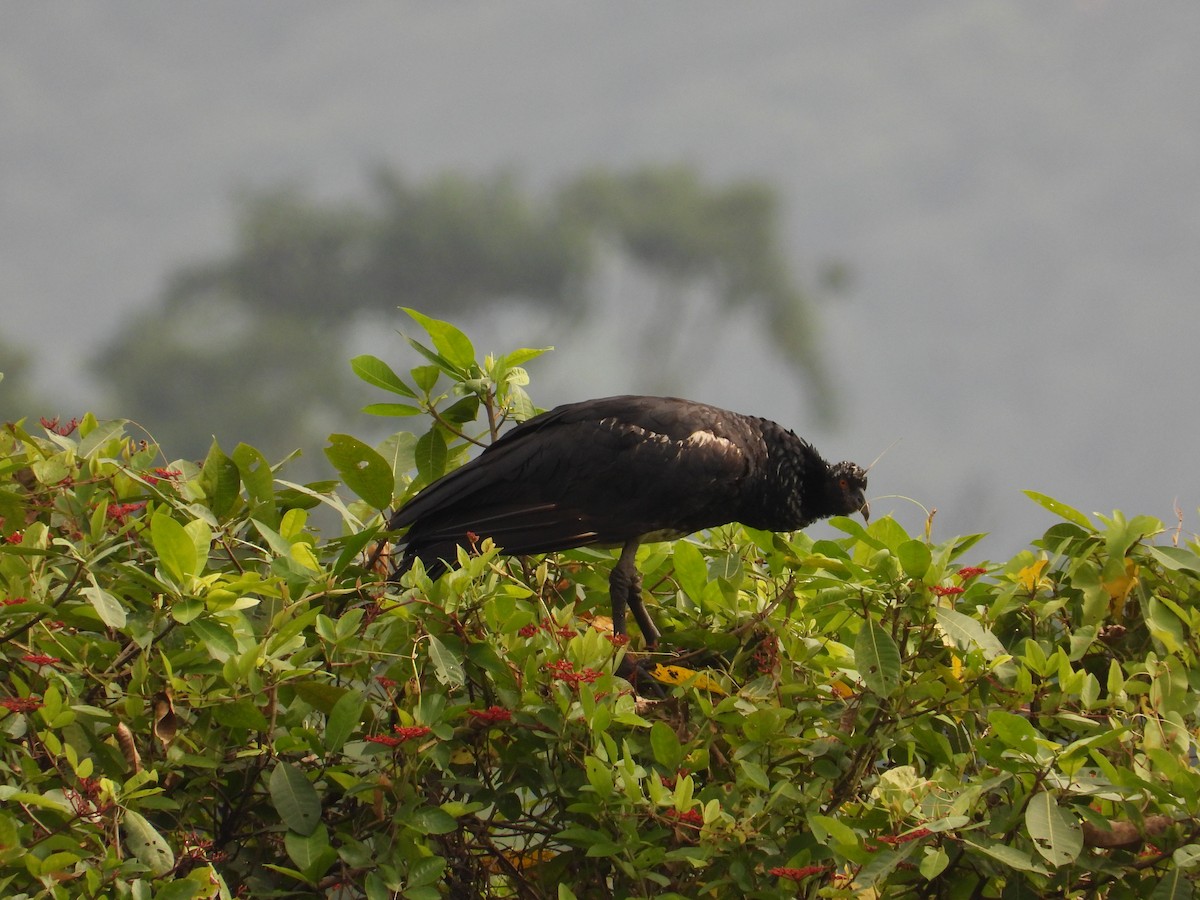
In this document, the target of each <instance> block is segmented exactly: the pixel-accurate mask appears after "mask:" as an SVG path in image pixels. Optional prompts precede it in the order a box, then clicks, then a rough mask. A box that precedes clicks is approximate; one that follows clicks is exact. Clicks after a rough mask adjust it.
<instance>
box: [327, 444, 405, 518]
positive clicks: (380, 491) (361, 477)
mask: <svg viewBox="0 0 1200 900" xmlns="http://www.w3.org/2000/svg"><path fill="white" fill-rule="evenodd" d="M325 455H326V456H327V457H328V458H329V461H330V462H331V463H333V467H334V468H335V469H337V472H338V474H339V475H340V476H341V478H342V481H343V482H344V483H345V485H346V487H348V488H350V490H352V491H354V493H356V494H357V495H358V496H359V497H361V498H362V499H363V500H365V501H366V502H367V503H368V504H369V505H371V506H373V507H375V508H376V509H384V508H385V507H386V506H387V505H388V504H390V503H391V502H392V488H393V486H394V485H395V477H394V476H393V475H392V467H391V466H389V465H388V463H387V460H386V459H384V458H383V457H382V456H380V455H379V453H378V452H377V451H376V450H375V449H374V448H372V447H370V446H368V445H367V444H364V443H363V442H362V441H360V440H359V439H358V438H356V437H351V436H350V435H348V434H331V435H330V436H329V446H328V447H326V448H325Z"/></svg>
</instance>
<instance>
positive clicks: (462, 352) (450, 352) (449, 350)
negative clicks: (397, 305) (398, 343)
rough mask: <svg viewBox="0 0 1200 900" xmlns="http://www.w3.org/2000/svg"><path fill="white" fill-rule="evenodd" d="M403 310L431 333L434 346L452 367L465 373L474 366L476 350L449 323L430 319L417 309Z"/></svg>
mask: <svg viewBox="0 0 1200 900" xmlns="http://www.w3.org/2000/svg"><path fill="white" fill-rule="evenodd" d="M401 308H402V309H403V310H404V311H405V312H406V313H408V314H409V315H410V316H412V317H413V319H415V320H416V322H417V323H418V324H419V325H420V326H421V327H422V328H424V329H425V330H426V331H427V332H429V336H430V337H431V338H432V339H433V346H434V347H436V348H437V351H438V353H440V354H441V355H442V356H443V357H445V358H446V360H447V361H448V362H449V363H450V364H451V365H452V366H454V367H456V368H458V369H460V370H462V371H463V372H465V371H466V370H467V369H469V368H470V367H471V365H472V364H474V362H475V348H474V347H473V346H472V345H471V341H470V339H469V338H468V337H467V336H466V335H465V334H463V333H462V332H461V331H459V330H458V329H457V328H455V327H454V326H453V325H451V324H450V323H449V322H443V321H441V320H440V319H433V318H430V317H429V316H427V315H424V314H423V313H419V312H417V311H416V310H415V309H410V308H408V307H401Z"/></svg>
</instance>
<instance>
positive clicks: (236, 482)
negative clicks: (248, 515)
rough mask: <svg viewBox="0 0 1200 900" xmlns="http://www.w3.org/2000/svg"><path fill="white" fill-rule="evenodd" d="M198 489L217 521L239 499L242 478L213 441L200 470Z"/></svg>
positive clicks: (226, 513) (234, 464) (231, 461)
mask: <svg viewBox="0 0 1200 900" xmlns="http://www.w3.org/2000/svg"><path fill="white" fill-rule="evenodd" d="M199 481H200V487H201V489H202V490H203V491H204V496H205V497H206V498H207V499H208V508H209V509H211V510H212V511H213V515H215V516H216V517H217V518H218V519H223V518H225V517H226V516H227V515H229V514H230V513H231V512H232V511H233V510H234V508H235V507H236V506H237V503H238V501H239V499H240V498H241V495H240V492H239V489H240V488H241V483H242V478H241V475H240V474H239V473H238V467H237V463H235V462H234V461H233V460H232V459H230V458H229V457H228V456H226V455H225V453H224V452H223V451H222V450H221V447H220V445H219V444H218V443H217V442H216V441H215V440H214V441H213V442H212V446H211V447H209V448H208V456H206V457H205V458H204V465H203V467H201V469H200V478H199Z"/></svg>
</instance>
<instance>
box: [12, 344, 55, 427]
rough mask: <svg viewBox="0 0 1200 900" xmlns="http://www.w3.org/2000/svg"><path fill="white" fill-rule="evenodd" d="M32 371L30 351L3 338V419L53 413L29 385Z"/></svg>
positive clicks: (15, 419) (13, 420)
mask: <svg viewBox="0 0 1200 900" xmlns="http://www.w3.org/2000/svg"><path fill="white" fill-rule="evenodd" d="M30 371H31V367H30V364H29V354H28V353H26V352H25V351H24V350H22V349H21V348H20V347H17V346H16V345H14V344H12V343H11V342H9V341H8V340H6V339H5V338H3V337H0V422H15V421H17V420H18V419H22V418H28V417H31V416H37V417H40V416H43V415H49V414H50V410H49V409H47V408H46V406H45V403H44V401H43V400H42V399H41V398H39V397H38V396H37V394H36V392H35V391H34V390H33V389H32V388H31V387H30V385H29V378H30ZM35 424H36V423H35Z"/></svg>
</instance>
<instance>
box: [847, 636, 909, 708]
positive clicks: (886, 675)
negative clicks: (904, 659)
mask: <svg viewBox="0 0 1200 900" xmlns="http://www.w3.org/2000/svg"><path fill="white" fill-rule="evenodd" d="M854 664H855V666H856V667H857V669H858V673H859V675H861V676H862V679H863V682H864V683H865V684H866V685H867V687H868V688H870V689H871V690H872V691H873V692H875V693H876V694H878V695H879V696H881V697H890V696H891V695H892V694H893V693H894V692H895V691H896V689H897V688H898V687H899V686H900V649H899V648H898V647H897V646H896V642H895V641H894V640H892V636H891V635H890V634H888V633H887V632H886V631H884V630H883V629H882V628H880V627H879V626H878V625H876V624H875V623H874V622H868V623H867V624H865V625H864V626H863V627H862V628H860V629H859V631H858V637H857V638H855V641H854Z"/></svg>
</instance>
